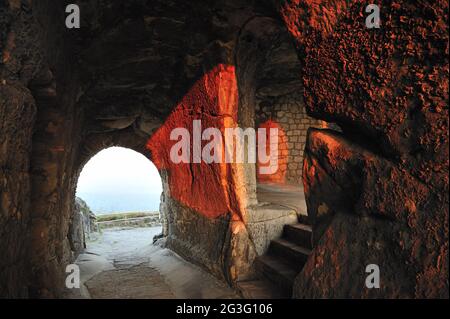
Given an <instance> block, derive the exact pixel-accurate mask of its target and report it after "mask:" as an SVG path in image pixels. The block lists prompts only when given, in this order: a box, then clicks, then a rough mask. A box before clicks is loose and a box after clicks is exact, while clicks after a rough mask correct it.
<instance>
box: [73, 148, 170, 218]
mask: <svg viewBox="0 0 450 319" xmlns="http://www.w3.org/2000/svg"><path fill="white" fill-rule="evenodd" d="M161 192H162V186H161V177H160V176H159V173H158V170H157V169H156V167H155V165H153V163H152V162H151V161H150V160H148V159H147V158H146V157H145V156H144V155H142V154H140V153H137V152H135V151H132V150H130V149H126V148H122V147H111V148H108V149H105V150H103V151H101V152H99V153H98V154H96V155H95V156H94V157H92V158H91V159H90V160H89V162H88V163H87V164H86V165H85V166H84V168H83V170H82V172H81V174H80V178H79V180H78V185H77V196H79V197H81V198H83V199H84V200H85V201H86V202H87V203H88V205H89V206H91V209H92V210H93V211H94V212H95V213H98V212H104V213H107V212H112V211H136V210H157V209H158V207H159V196H160V195H161Z"/></svg>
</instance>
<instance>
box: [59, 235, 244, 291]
mask: <svg viewBox="0 0 450 319" xmlns="http://www.w3.org/2000/svg"><path fill="white" fill-rule="evenodd" d="M160 231H161V228H160V227H150V228H128V229H117V228H112V229H107V230H104V231H103V233H102V235H101V236H99V237H98V238H97V239H96V240H95V241H91V242H89V243H88V247H87V249H86V251H85V252H84V253H83V254H82V255H80V256H79V257H78V259H77V264H78V265H79V267H80V272H81V283H82V285H81V288H80V289H72V290H70V291H68V292H67V298H95V299H103V298H108V299H114V298H127V299H135V298H139V299H147V298H156V299H162V298H183V299H184V298H186V299H194V298H211V299H215V298H239V296H238V295H237V293H236V292H235V291H234V290H233V289H231V288H229V287H228V286H227V285H226V284H224V283H222V282H221V281H219V280H217V279H216V278H215V277H213V276H211V275H210V274H208V273H206V272H205V271H203V270H202V269H200V268H199V267H197V266H195V265H193V264H191V263H189V262H187V261H185V260H183V259H182V258H181V257H179V256H178V255H176V254H175V253H174V252H172V251H170V250H168V249H164V248H161V247H160V246H158V245H153V244H151V242H152V238H153V236H154V235H156V234H158V233H159V232H160Z"/></svg>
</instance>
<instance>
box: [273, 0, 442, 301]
mask: <svg viewBox="0 0 450 319" xmlns="http://www.w3.org/2000/svg"><path fill="white" fill-rule="evenodd" d="M377 3H379V4H380V7H381V19H382V22H381V28H380V29H376V30H375V29H367V28H366V27H365V24H364V20H365V14H364V4H363V3H361V2H359V1H315V2H312V1H311V2H310V1H306V2H302V3H300V2H299V1H284V2H282V3H280V4H279V8H280V12H281V14H282V16H283V18H284V20H285V22H286V25H287V27H288V29H289V31H290V33H291V34H292V35H293V37H294V38H295V40H296V42H297V47H298V51H299V57H300V59H301V60H302V65H303V82H304V88H305V101H306V108H307V110H308V112H309V114H311V115H313V116H314V117H318V118H321V119H324V120H327V121H331V122H336V123H337V124H339V125H340V127H342V129H343V136H335V135H334V134H331V133H326V132H323V133H320V132H316V131H311V132H310V134H309V137H308V145H307V148H306V150H305V152H306V154H307V155H306V158H305V162H304V174H306V175H308V177H307V178H306V179H304V183H305V192H306V198H307V203H308V214H310V215H311V216H312V217H313V220H314V222H315V223H316V224H315V225H314V228H315V235H316V241H318V246H317V247H316V248H315V250H314V253H313V256H312V258H310V260H309V261H308V263H307V265H306V267H305V270H304V271H303V272H302V273H301V274H300V275H299V276H298V277H297V280H296V285H295V296H296V297H314V296H316V297H317V296H320V297H332V296H340V297H375V296H377V297H448V279H447V278H448V14H447V11H448V3H447V2H446V1H422V2H417V3H403V2H396V1H377ZM358 145H359V146H358ZM333 214H335V215H334V216H333ZM322 233H323V234H322ZM321 235H322V237H321V238H320V236H321ZM342 247H345V249H343V248H342ZM350 252H351V253H350ZM371 262H374V263H377V264H379V265H380V267H381V271H382V272H381V278H382V279H381V280H382V285H383V282H384V286H383V288H382V289H379V290H371V291H368V290H367V289H364V286H362V284H363V283H362V282H361V281H362V278H364V266H365V265H366V264H369V263H371ZM383 269H384V271H383ZM357 274H358V275H357ZM383 276H385V277H383ZM352 279H354V282H356V283H359V284H360V285H359V286H360V287H358V288H355V287H353V286H350V282H352ZM355 286H358V285H355Z"/></svg>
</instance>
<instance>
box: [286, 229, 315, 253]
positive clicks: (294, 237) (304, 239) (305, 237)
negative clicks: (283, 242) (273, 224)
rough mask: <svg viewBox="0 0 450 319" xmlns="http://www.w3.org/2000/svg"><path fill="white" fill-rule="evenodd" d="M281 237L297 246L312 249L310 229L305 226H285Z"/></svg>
mask: <svg viewBox="0 0 450 319" xmlns="http://www.w3.org/2000/svg"><path fill="white" fill-rule="evenodd" d="M283 237H284V238H285V239H287V240H289V241H292V242H294V243H296V244H298V245H299V246H302V247H305V248H307V249H312V228H311V226H309V225H305V224H293V225H285V226H284V230H283Z"/></svg>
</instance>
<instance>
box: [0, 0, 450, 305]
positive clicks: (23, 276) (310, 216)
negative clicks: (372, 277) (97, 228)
mask: <svg viewBox="0 0 450 319" xmlns="http://www.w3.org/2000/svg"><path fill="white" fill-rule="evenodd" d="M69 3H76V4H77V5H78V6H79V8H80V12H81V28H79V29H76V28H75V29H68V28H66V26H65V19H66V12H65V7H66V6H67V5H68V4H69ZM375 3H377V4H378V5H379V6H380V8H381V26H380V28H376V29H369V28H367V27H366V25H365V15H366V13H365V7H366V6H367V4H366V3H364V2H362V1H356V0H351V1H344V0H333V1H321V0H318V1H309V0H308V1H306V0H305V1H300V0H261V1H241V0H227V1H208V2H206V1H177V0H171V1H166V0H164V1H162V0H161V1H160V0H153V1H145V0H130V1H119V0H115V1H106V0H73V1H66V0H63V1H59V0H58V1H56V0H41V1H32V0H1V1H0V169H1V170H0V251H1V258H0V297H2V298H58V297H61V294H62V290H63V288H64V280H65V267H66V265H67V264H70V263H71V262H73V260H74V259H75V258H76V257H77V256H76V254H75V252H73V251H72V250H71V246H70V243H69V237H68V233H69V221H70V219H71V214H72V212H73V211H74V205H75V189H76V184H77V180H78V177H79V174H80V171H81V169H82V168H83V166H84V164H86V163H87V161H88V160H89V159H90V158H91V157H92V156H94V155H95V154H96V153H98V152H99V151H101V150H102V149H105V148H107V147H110V146H122V147H126V148H130V149H132V150H135V151H137V152H139V153H142V154H143V155H145V156H146V157H148V158H149V159H150V160H151V161H153V162H154V163H155V165H156V166H157V168H158V170H159V172H160V174H161V177H162V181H163V194H162V197H161V198H162V201H161V208H160V210H161V214H162V216H163V219H164V223H163V224H164V226H163V236H164V237H165V238H166V244H167V247H169V248H170V249H172V250H173V251H175V252H176V253H178V254H179V255H180V256H182V257H183V258H185V259H186V260H188V261H190V262H192V263H194V264H196V265H199V266H200V267H202V269H205V270H206V271H207V272H209V273H211V274H213V275H214V276H215V277H217V278H218V279H220V280H223V281H224V282H226V283H227V285H229V286H231V287H236V288H237V289H242V287H245V286H246V285H249V284H248V283H249V282H250V283H252V282H254V283H255V282H256V283H258V282H259V281H260V280H256V279H255V278H259V277H258V276H260V275H261V274H260V273H261V272H258V269H262V274H263V275H266V276H268V277H269V278H271V279H274V281H275V282H276V281H280V282H282V287H281V288H285V291H286V290H287V291H288V293H287V297H294V298H442V297H446V298H448V291H449V290H448V204H449V198H448V194H449V189H448V159H449V156H448V72H449V69H448V51H449V44H448V3H447V1H441V0H439V1H420V2H414V3H413V2H407V3H406V2H405V3H404V2H402V1H381V0H380V1H375ZM196 120H201V123H202V125H203V126H204V127H217V128H219V129H220V130H223V129H225V128H227V127H241V128H254V129H258V128H262V127H277V128H278V134H279V135H278V140H279V143H278V152H277V153H278V158H277V159H278V169H277V171H276V172H275V173H273V174H267V175H261V174H260V173H259V170H258V168H260V167H261V166H262V165H263V164H261V163H250V162H249V163H210V164H207V163H204V162H201V163H181V164H174V163H173V162H171V161H170V154H169V152H170V147H171V146H172V145H173V143H174V141H172V139H171V137H170V135H171V132H172V131H173V129H175V128H177V127H184V128H187V129H188V131H189V132H192V131H193V130H194V129H195V128H194V127H193V121H196ZM144 173H145V172H143V174H144ZM267 185H269V186H267ZM290 187H297V188H296V189H300V192H301V194H300V196H299V197H298V201H296V200H297V197H295V196H294V197H295V198H294V200H292V198H291V199H290V200H291V202H292V201H293V202H295V203H297V204H298V205H297V204H294V208H293V207H292V205H287V206H286V205H285V206H282V205H281V204H280V203H277V201H276V200H275V199H274V200H272V199H270V197H271V196H272V195H273V192H274V189H275V191H280V192H283V191H284V192H285V193H286V192H288V190H289V189H290ZM286 189H287V190H286ZM274 197H277V196H274ZM303 197H304V201H303V202H304V205H303V206H302V205H301V203H300V201H301V200H300V199H301V198H303ZM299 203H300V204H299ZM276 204H280V205H276ZM296 205H297V206H296ZM300 206H301V207H300ZM303 207H304V209H303ZM287 226H290V227H287ZM289 232H292V233H291V235H292V234H293V235H292V237H289ZM302 232H303V233H305V232H307V233H308V234H309V235H310V238H309V237H308V239H307V240H306V244H305V246H309V247H306V249H307V252H306V253H305V251H306V249H305V247H303V248H302V249H303V250H301V249H300V248H296V247H297V246H295V245H294V244H292V243H291V242H288V240H286V239H283V240H280V239H279V238H280V237H281V238H283V236H284V235H286V234H287V238H297V237H296V236H300V235H299V234H303V233H302ZM283 234H284V235H283ZM297 240H298V238H297ZM302 240H303V239H302ZM276 245H278V246H276ZM277 247H278V249H279V250H280V249H281V250H283V249H294V253H297V254H299V255H295V256H294V257H293V258H291V259H290V262H291V264H294V268H293V270H292V269H284V268H282V267H281V266H279V267H278V266H277V265H278V264H277V262H279V261H278V260H277V258H276V256H277V255H276V254H275V255H271V254H270V252H271V249H275V248H277ZM280 247H281V248H280ZM293 247H294V248H293ZM295 249H297V250H295ZM286 255H289V254H288V253H286ZM274 256H275V257H274ZM269 257H270V258H269ZM285 257H286V256H285ZM287 257H288V258H290V257H291V256H290V255H289V256H287ZM258 264H259V266H258ZM261 264H262V266H261ZM300 264H301V266H300ZM369 264H376V265H378V266H379V267H380V269H381V272H382V283H383V284H382V286H381V287H380V289H365V288H364V287H365V286H364V280H365V269H366V266H367V265H369ZM271 267H272V268H275V272H274V269H272V268H271ZM277 267H278V268H277ZM280 267H281V268H280ZM277 270H278V272H277ZM277 276H278V277H277ZM286 277H289V278H288V279H289V280H287V282H285V281H286Z"/></svg>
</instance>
